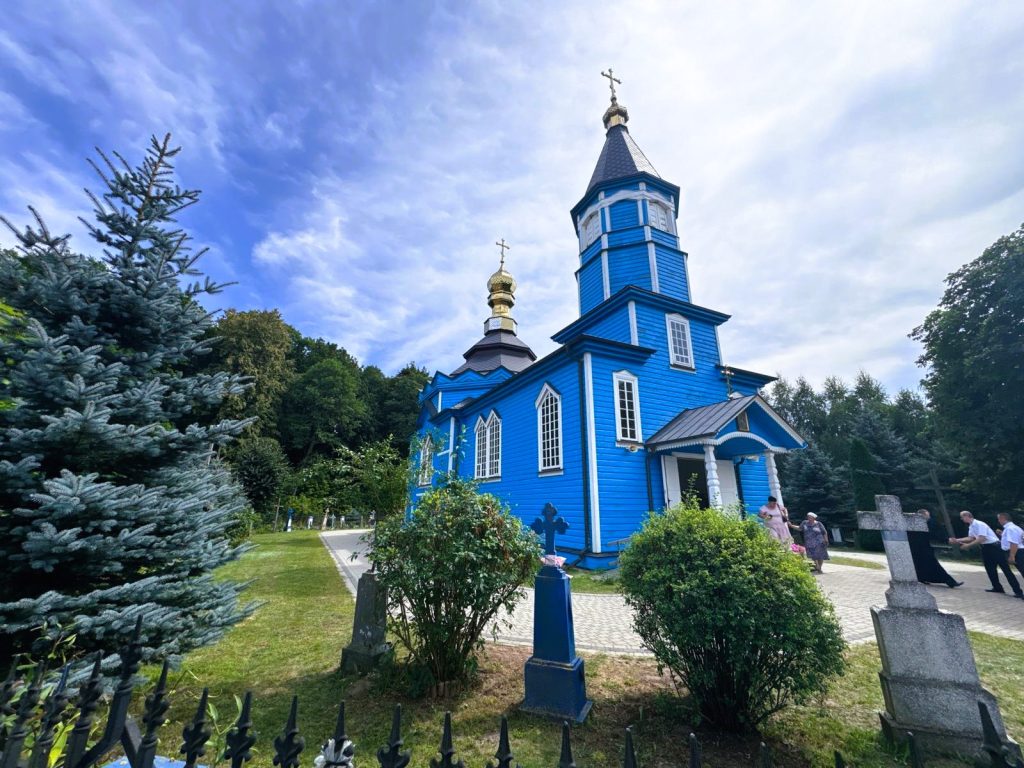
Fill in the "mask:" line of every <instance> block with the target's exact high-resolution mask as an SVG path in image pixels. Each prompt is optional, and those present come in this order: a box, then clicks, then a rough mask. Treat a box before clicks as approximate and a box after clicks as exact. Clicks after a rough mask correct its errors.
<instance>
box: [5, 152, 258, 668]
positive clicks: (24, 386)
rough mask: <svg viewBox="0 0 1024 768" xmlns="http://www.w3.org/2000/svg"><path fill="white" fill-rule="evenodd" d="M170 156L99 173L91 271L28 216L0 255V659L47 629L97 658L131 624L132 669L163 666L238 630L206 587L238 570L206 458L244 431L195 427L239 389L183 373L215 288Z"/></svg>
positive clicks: (221, 599)
mask: <svg viewBox="0 0 1024 768" xmlns="http://www.w3.org/2000/svg"><path fill="white" fill-rule="evenodd" d="M169 140H170V137H167V138H165V139H164V140H163V141H157V140H156V139H154V140H153V142H152V146H151V148H150V150H149V152H148V154H147V156H146V158H145V161H144V162H143V164H142V165H141V166H140V167H138V168H132V167H130V166H129V165H128V164H127V163H125V162H124V161H123V160H121V159H120V156H118V157H117V161H116V162H113V163H112V162H109V161H107V159H106V158H105V157H104V158H103V162H102V163H101V164H99V165H98V166H97V170H99V169H100V168H102V171H101V172H100V175H101V176H102V177H103V181H104V182H105V185H106V188H105V189H104V190H103V192H102V193H101V194H100V195H98V196H93V197H92V200H93V203H94V205H95V210H94V220H93V222H92V223H91V224H89V229H90V232H91V234H92V236H93V238H95V240H96V241H97V242H98V243H99V244H100V246H101V247H102V249H103V252H104V254H105V257H104V259H103V260H102V261H97V260H93V259H90V258H88V257H86V256H83V255H82V254H80V253H75V252H74V251H72V250H71V249H70V247H69V244H68V239H67V238H66V237H57V236H54V235H52V234H50V233H49V231H48V230H47V229H46V227H45V226H44V225H43V223H42V221H41V220H39V219H38V217H37V224H36V226H34V227H32V228H28V229H25V230H24V231H21V232H20V233H18V234H17V237H18V241H19V243H20V249H19V252H18V253H16V254H12V253H11V252H4V253H2V254H0V297H2V298H3V300H4V301H5V302H6V303H8V304H9V305H10V306H11V307H13V308H15V309H17V310H18V311H19V312H20V313H21V317H19V318H17V319H16V320H14V321H13V322H14V326H13V327H14V328H15V329H16V332H15V333H5V334H3V335H2V336H0V358H2V359H4V360H5V361H6V364H7V377H6V379H5V380H4V381H3V382H2V383H0V400H9V401H11V402H13V403H14V406H15V407H13V408H7V409H3V410H0V562H2V563H3V572H4V577H3V579H0V655H4V654H9V653H11V652H15V651H25V650H29V645H30V643H31V642H32V639H33V638H36V637H39V628H40V627H41V626H42V625H43V624H44V622H46V624H47V626H48V627H49V628H51V629H52V628H54V627H56V626H62V627H64V628H65V629H67V628H73V631H74V632H75V635H76V648H77V650H78V652H80V653H86V652H89V651H93V650H98V651H101V652H103V653H105V654H111V653H113V652H115V651H116V649H117V647H118V645H119V644H120V643H122V642H123V641H124V639H125V636H126V633H128V632H130V630H131V628H132V626H133V625H134V624H135V621H136V618H137V617H139V616H141V617H142V619H143V634H142V640H143V644H144V646H145V654H146V655H147V656H153V655H161V656H166V655H172V656H173V655H174V654H180V653H183V652H185V651H188V650H190V649H192V648H195V647H197V646H200V645H204V644H206V643H210V642H212V641H213V640H215V639H217V638H218V637H219V636H220V635H221V634H222V633H223V632H224V631H225V629H227V628H228V627H229V626H231V625H232V624H233V623H235V622H236V621H238V620H239V619H240V618H241V617H242V615H243V612H242V611H240V610H239V606H238V600H237V598H238V593H239V590H240V586H239V585H238V584H235V583H232V582H229V581H224V580H214V579H213V578H212V575H211V572H212V571H213V569H215V568H216V567H218V566H220V565H222V564H223V563H225V562H227V561H229V560H231V559H233V558H234V557H236V556H237V554H238V550H236V549H233V548H232V547H231V546H230V545H229V543H228V541H227V539H226V537H225V535H224V531H225V530H226V529H227V528H228V527H229V526H230V525H231V523H232V521H233V519H234V518H235V517H236V516H237V515H238V514H239V513H240V512H241V511H242V510H243V509H244V508H245V498H244V496H243V495H242V492H241V489H240V488H239V487H238V485H237V483H235V482H234V481H233V480H232V478H231V475H230V473H229V472H228V471H227V469H226V468H224V467H223V466H222V465H221V463H220V462H219V461H218V460H217V458H216V457H215V456H214V449H215V448H218V447H221V446H225V445H227V444H228V443H229V442H230V441H231V439H232V438H233V437H234V436H236V435H238V434H239V433H240V432H241V431H242V429H243V428H244V426H245V424H244V422H239V421H227V420H225V421H217V422H214V421H213V420H212V419H211V418H210V417H209V416H208V414H211V413H214V412H215V411H216V409H217V408H218V407H219V406H220V404H221V403H222V401H223V399H224V397H225V396H226V395H228V394H240V393H241V392H242V391H243V387H242V386H240V384H239V382H238V381H237V380H236V379H235V378H233V377H231V376H229V375H227V374H225V373H219V372H218V373H189V371H194V370H195V369H196V368H197V367H198V366H197V365H196V362H197V358H199V357H200V356H202V355H203V354H204V353H206V352H207V351H208V341H204V340H203V337H204V334H205V332H206V331H207V329H208V328H209V326H210V320H209V316H208V315H207V313H206V312H205V311H204V309H203V308H202V307H201V306H200V305H199V303H198V301H197V299H198V298H199V297H200V296H201V295H203V294H209V293H213V292H215V291H216V290H217V286H215V285H213V284H212V283H210V281H209V280H208V279H207V280H206V281H205V282H201V283H197V282H195V276H196V275H197V274H198V273H197V271H196V261H197V259H198V258H199V256H200V255H201V252H199V253H195V252H193V251H192V249H191V248H190V246H189V239H188V237H187V236H186V235H185V233H184V232H183V231H181V230H180V229H178V228H177V227H176V225H175V224H174V223H173V222H174V220H175V218H176V217H177V216H178V215H179V214H180V213H181V212H182V211H183V210H184V209H185V208H187V207H188V206H190V205H192V204H193V203H195V202H196V201H197V200H198V197H199V196H198V193H197V192H194V191H187V190H183V189H180V188H179V187H178V186H177V185H176V184H175V182H174V180H173V175H172V168H171V159H172V158H173V157H174V155H175V154H176V153H177V150H175V149H172V148H171V147H170V145H169ZM12 229H13V228H12ZM45 635H46V633H43V637H42V638H41V641H42V642H47V641H52V637H46V636H45Z"/></svg>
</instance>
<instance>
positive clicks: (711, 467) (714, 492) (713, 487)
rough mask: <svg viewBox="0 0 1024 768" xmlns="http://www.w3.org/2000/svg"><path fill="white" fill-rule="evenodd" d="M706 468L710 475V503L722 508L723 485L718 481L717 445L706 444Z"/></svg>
mask: <svg viewBox="0 0 1024 768" xmlns="http://www.w3.org/2000/svg"><path fill="white" fill-rule="evenodd" d="M704 470H705V471H706V473H707V476H708V503H709V504H710V505H711V506H712V507H715V508H716V509H721V508H722V486H721V483H719V481H718V462H717V461H716V460H715V446H713V445H705V446H704Z"/></svg>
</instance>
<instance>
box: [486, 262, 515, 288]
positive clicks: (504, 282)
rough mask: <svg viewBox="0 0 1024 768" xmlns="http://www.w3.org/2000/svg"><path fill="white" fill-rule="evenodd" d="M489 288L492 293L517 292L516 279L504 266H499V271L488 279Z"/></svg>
mask: <svg viewBox="0 0 1024 768" xmlns="http://www.w3.org/2000/svg"><path fill="white" fill-rule="evenodd" d="M487 290H488V291H490V292H491V293H498V292H501V293H515V291H516V280H515V278H514V277H512V274H511V273H510V272H509V271H508V270H506V269H505V267H504V266H502V267H499V268H498V271H497V272H495V273H494V274H493V275H491V276H490V277H489V278H488V279H487Z"/></svg>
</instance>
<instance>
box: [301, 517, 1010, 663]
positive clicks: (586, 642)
mask: <svg viewBox="0 0 1024 768" xmlns="http://www.w3.org/2000/svg"><path fill="white" fill-rule="evenodd" d="M363 533H365V531H348V530H346V531H330V532H325V533H323V534H321V537H322V538H323V540H324V544H325V545H326V546H327V549H328V550H329V551H330V553H331V555H332V556H333V557H334V560H335V562H336V563H337V564H338V570H339V571H340V572H341V575H342V580H343V581H344V582H345V585H346V586H347V587H348V588H349V590H351V591H352V593H353V594H354V593H355V584H356V581H358V579H359V576H360V575H361V574H362V573H363V572H364V571H365V570H366V569H367V567H368V565H367V563H366V561H365V559H364V558H363V557H362V555H361V552H360V550H361V546H360V543H359V537H360V536H361V535H362V534H363ZM353 554H355V556H356V557H355V560H353V559H352V556H353ZM836 554H839V553H838V552H837V553H836ZM842 554H843V555H844V556H846V557H856V558H859V559H862V560H872V561H874V562H879V563H884V562H885V555H882V554H868V553H860V552H858V553H850V554H846V553H842ZM943 565H944V566H945V568H946V570H948V571H949V572H950V573H951V574H953V576H955V577H956V579H957V580H958V581H963V582H965V583H964V586H962V587H959V588H958V589H950V588H949V587H945V586H938V587H935V586H933V587H929V590H930V591H931V593H932V594H933V595H935V599H936V601H937V602H938V604H939V608H942V609H944V610H947V611H953V612H955V613H959V614H960V615H962V616H963V617H964V620H965V621H966V622H967V628H968V629H971V630H976V631H978V632H986V633H988V634H991V635H998V636H1000V637H1009V638H1013V639H1015V640H1024V600H1016V599H1014V598H1013V597H1012V596H1008V595H993V594H989V593H986V592H985V589H986V588H988V586H989V582H988V577H987V576H986V575H985V570H984V568H982V567H981V566H980V565H975V564H973V563H949V562H946V563H943ZM815 578H816V579H817V580H818V584H819V586H820V587H821V589H822V591H823V592H824V593H825V594H826V595H828V597H829V599H830V600H831V601H832V604H833V605H835V607H836V613H837V614H838V615H839V620H840V622H841V623H842V625H843V634H844V635H845V637H846V639H847V640H848V641H849V642H851V643H860V642H866V641H868V640H874V637H875V631H874V627H873V626H872V623H871V606H872V605H884V604H885V590H886V589H888V587H889V571H888V570H873V569H867V568H857V567H855V566H847V565H831V564H829V563H825V573H824V574H822V575H820V576H816V577H815ZM526 592H527V593H528V599H526V600H524V601H523V602H522V603H520V604H519V607H517V608H516V611H515V614H514V615H513V617H512V627H511V628H509V629H502V630H501V631H500V633H499V639H500V641H501V642H505V643H513V644H526V645H529V644H532V642H533V590H532V589H527V590H526ZM572 608H573V616H574V619H575V628H576V647H577V648H578V649H579V650H584V651H603V652H607V653H629V654H647V651H645V650H644V648H643V645H642V643H641V642H640V638H639V637H638V636H637V635H636V633H634V632H633V629H632V623H633V622H632V612H631V611H630V609H629V608H628V607H627V606H626V604H625V601H624V600H623V598H622V596H621V595H594V594H574V595H573V596H572Z"/></svg>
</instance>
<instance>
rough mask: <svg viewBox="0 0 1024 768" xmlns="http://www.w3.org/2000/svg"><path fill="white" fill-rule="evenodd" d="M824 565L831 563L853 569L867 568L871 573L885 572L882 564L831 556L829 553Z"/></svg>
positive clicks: (856, 558)
mask: <svg viewBox="0 0 1024 768" xmlns="http://www.w3.org/2000/svg"><path fill="white" fill-rule="evenodd" d="M826 563H833V564H835V565H852V566H853V567H854V568H867V569H868V570H872V571H884V570H885V566H884V565H883V564H882V563H876V562H875V561H874V560H861V559H860V558H859V557H844V556H843V555H833V554H832V553H831V552H829V559H828V560H827V561H826Z"/></svg>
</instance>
